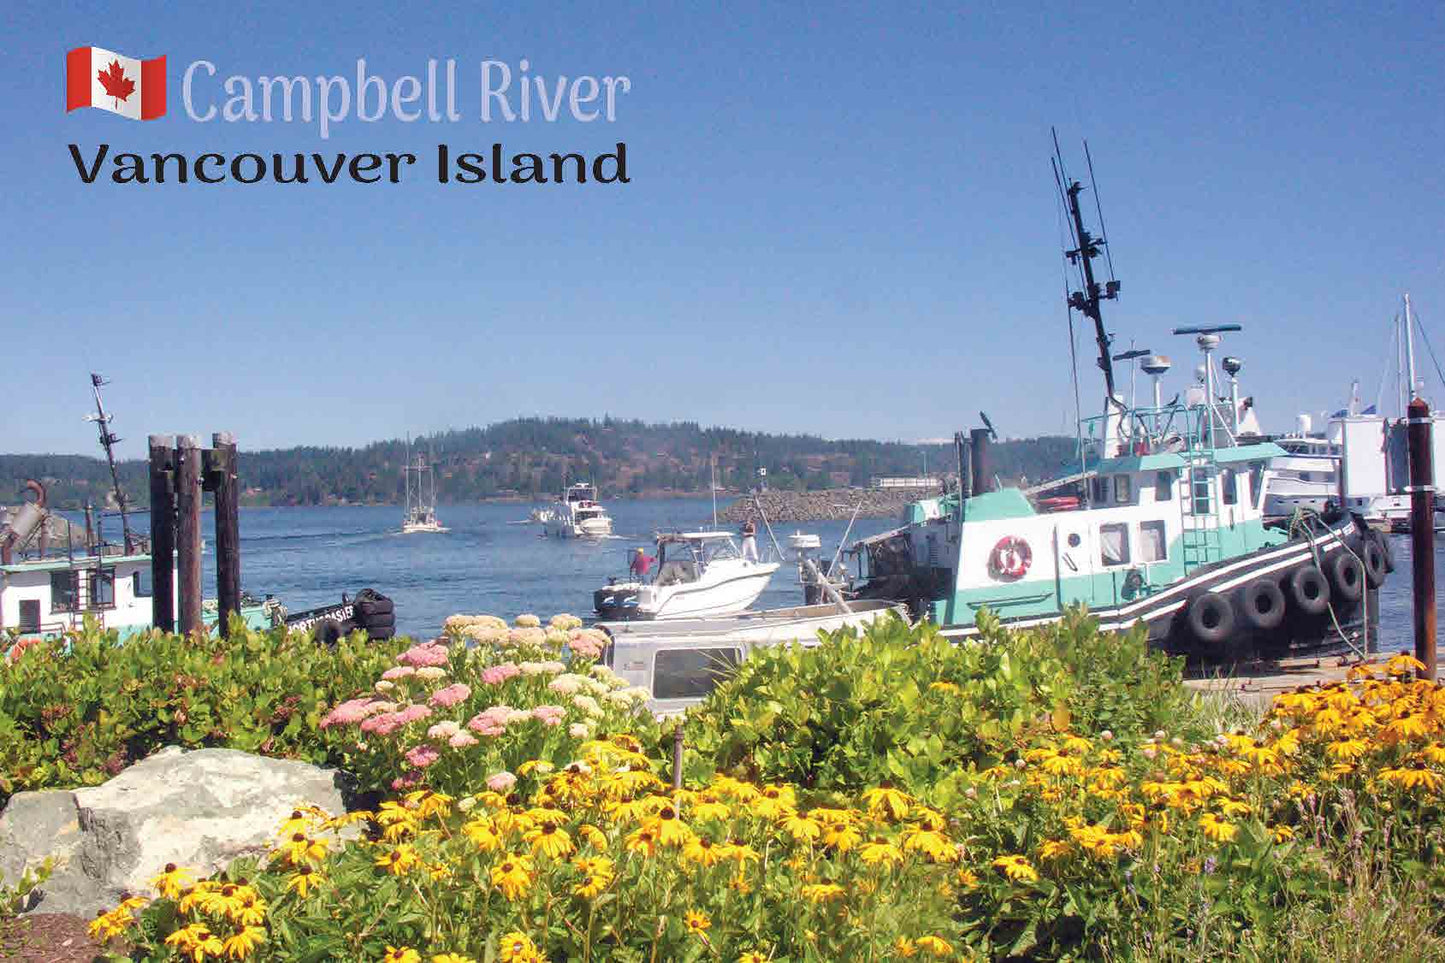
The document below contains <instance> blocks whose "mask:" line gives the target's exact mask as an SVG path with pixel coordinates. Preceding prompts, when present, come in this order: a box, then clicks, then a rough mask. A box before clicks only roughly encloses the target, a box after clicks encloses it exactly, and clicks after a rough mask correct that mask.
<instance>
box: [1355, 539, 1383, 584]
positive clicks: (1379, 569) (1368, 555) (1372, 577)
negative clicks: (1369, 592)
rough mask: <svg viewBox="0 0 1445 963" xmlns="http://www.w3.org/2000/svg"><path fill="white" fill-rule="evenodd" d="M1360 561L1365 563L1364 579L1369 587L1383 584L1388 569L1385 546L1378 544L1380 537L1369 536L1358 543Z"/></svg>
mask: <svg viewBox="0 0 1445 963" xmlns="http://www.w3.org/2000/svg"><path fill="white" fill-rule="evenodd" d="M1360 561H1361V562H1363V563H1364V565H1365V581H1366V582H1367V583H1368V584H1369V586H1370V588H1379V587H1380V586H1381V585H1384V584H1385V573H1386V572H1387V571H1388V569H1387V568H1386V562H1385V548H1384V546H1382V545H1381V544H1380V539H1378V538H1375V537H1370V538H1366V539H1365V540H1364V541H1362V542H1361V543H1360Z"/></svg>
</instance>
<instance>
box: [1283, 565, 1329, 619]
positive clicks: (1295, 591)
mask: <svg viewBox="0 0 1445 963" xmlns="http://www.w3.org/2000/svg"><path fill="white" fill-rule="evenodd" d="M1286 585H1287V586H1288V588H1289V600H1290V602H1292V603H1293V604H1294V607H1295V609H1297V610H1298V611H1299V612H1301V613H1303V614H1305V615H1323V614H1324V613H1325V611H1326V610H1327V609H1329V607H1330V580H1329V579H1327V578H1325V573H1324V572H1321V571H1320V570H1319V566H1317V565H1314V564H1311V563H1306V564H1304V565H1301V566H1300V567H1299V568H1297V569H1295V570H1294V571H1293V572H1291V573H1290V575H1289V579H1288V580H1287V582H1286Z"/></svg>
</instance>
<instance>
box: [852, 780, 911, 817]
mask: <svg viewBox="0 0 1445 963" xmlns="http://www.w3.org/2000/svg"><path fill="white" fill-rule="evenodd" d="M911 802H912V799H911V797H910V796H909V795H908V794H907V793H905V792H902V791H900V790H898V789H894V788H893V787H892V786H888V785H882V786H877V787H875V788H873V789H869V790H868V791H866V792H864V793H863V803H864V805H866V806H867V807H868V812H869V813H870V814H871V815H872V816H874V817H875V818H878V819H892V820H894V821H895V822H896V821H898V820H900V819H902V818H903V817H904V816H907V815H908V805H909V803H911Z"/></svg>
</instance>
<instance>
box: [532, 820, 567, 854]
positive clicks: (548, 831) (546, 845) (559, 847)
mask: <svg viewBox="0 0 1445 963" xmlns="http://www.w3.org/2000/svg"><path fill="white" fill-rule="evenodd" d="M522 839H523V841H524V842H526V843H527V845H529V846H531V847H532V852H534V853H539V854H541V855H542V856H545V857H547V858H548V859H561V858H562V857H563V856H566V855H567V854H568V853H570V852H572V850H573V849H574V848H575V847H574V846H573V845H572V837H571V836H569V835H567V830H565V829H563V828H562V827H561V826H560V825H559V824H557V823H555V822H553V821H552V820H550V819H549V820H547V821H545V822H543V823H540V824H538V825H537V826H535V827H533V828H532V829H529V830H527V832H525V833H523V834H522Z"/></svg>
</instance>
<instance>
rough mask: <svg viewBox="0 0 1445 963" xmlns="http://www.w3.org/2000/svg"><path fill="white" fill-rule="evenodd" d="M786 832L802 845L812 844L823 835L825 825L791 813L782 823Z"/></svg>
mask: <svg viewBox="0 0 1445 963" xmlns="http://www.w3.org/2000/svg"><path fill="white" fill-rule="evenodd" d="M780 825H781V827H782V829H783V831H784V832H786V833H787V834H788V835H789V836H791V837H793V839H795V840H797V841H798V842H800V843H811V842H812V841H813V840H815V839H818V838H819V837H821V836H822V835H823V824H822V823H820V822H818V821H817V820H816V819H811V818H809V817H807V816H803V815H800V814H798V813H789V814H788V815H786V816H784V817H783V819H782V822H781V823H780Z"/></svg>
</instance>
